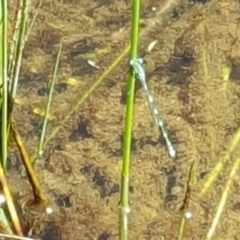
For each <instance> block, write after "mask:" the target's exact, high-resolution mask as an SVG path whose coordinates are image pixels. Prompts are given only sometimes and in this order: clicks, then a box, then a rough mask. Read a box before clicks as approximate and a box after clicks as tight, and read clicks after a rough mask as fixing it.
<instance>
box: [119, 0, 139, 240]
mask: <svg viewBox="0 0 240 240" xmlns="http://www.w3.org/2000/svg"><path fill="white" fill-rule="evenodd" d="M140 2H141V1H140V0H134V1H132V25H131V43H130V61H131V60H135V59H136V58H137V57H138V41H139V19H140ZM134 71H135V70H134V68H133V67H131V66H130V70H129V78H128V87H127V106H126V116H125V131H124V145H123V159H122V176H121V177H122V181H121V193H120V194H121V195H120V228H119V229H120V231H119V238H120V239H121V240H127V239H128V227H129V226H128V222H129V220H128V215H129V212H130V206H129V182H130V162H131V139H132V121H133V108H134V94H135V80H136V74H135V72H134Z"/></svg>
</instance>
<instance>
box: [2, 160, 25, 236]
mask: <svg viewBox="0 0 240 240" xmlns="http://www.w3.org/2000/svg"><path fill="white" fill-rule="evenodd" d="M0 183H1V185H2V189H3V193H4V195H5V198H6V203H7V207H8V210H9V213H10V217H11V220H12V222H13V226H14V228H15V232H16V233H17V234H18V235H19V236H23V232H22V229H21V224H20V221H19V218H18V214H17V211H16V208H15V206H14V203H13V199H12V195H11V192H10V190H9V188H8V184H7V180H6V177H5V174H4V171H3V168H2V166H1V164H0Z"/></svg>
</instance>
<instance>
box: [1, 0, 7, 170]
mask: <svg viewBox="0 0 240 240" xmlns="http://www.w3.org/2000/svg"><path fill="white" fill-rule="evenodd" d="M1 16H2V25H1V78H2V79H1V83H2V89H1V114H2V117H1V145H2V146H1V148H2V151H1V158H2V159H1V163H2V167H3V169H4V171H5V170H6V165H7V142H8V134H7V133H8V131H7V129H8V128H7V126H8V79H7V64H8V60H7V51H8V50H7V18H8V13H7V0H1Z"/></svg>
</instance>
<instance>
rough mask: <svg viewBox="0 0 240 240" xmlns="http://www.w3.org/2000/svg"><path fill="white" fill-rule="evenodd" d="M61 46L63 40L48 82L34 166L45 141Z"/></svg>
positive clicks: (41, 152)
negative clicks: (48, 86) (48, 88)
mask: <svg viewBox="0 0 240 240" xmlns="http://www.w3.org/2000/svg"><path fill="white" fill-rule="evenodd" d="M62 45H63V39H62V40H61V43H60V46H59V48H58V54H57V58H56V62H55V65H54V70H53V76H52V79H51V81H50V90H49V94H48V100H47V105H46V108H45V114H44V119H43V126H42V131H41V136H40V140H39V144H38V150H37V157H36V158H34V159H33V161H32V162H33V165H35V163H36V161H37V160H38V159H40V158H41V156H42V154H43V145H44V139H45V136H46V131H47V123H48V117H49V113H50V108H51V104H52V99H53V90H54V86H55V83H56V79H57V71H58V67H59V61H60V56H61V53H62Z"/></svg>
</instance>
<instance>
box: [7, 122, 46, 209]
mask: <svg viewBox="0 0 240 240" xmlns="http://www.w3.org/2000/svg"><path fill="white" fill-rule="evenodd" d="M11 132H12V134H13V138H14V140H15V142H16V144H17V147H18V150H19V152H20V155H21V159H22V163H23V165H24V167H25V170H26V173H27V176H28V180H29V182H30V184H31V186H32V189H33V195H34V200H33V201H29V202H28V206H30V207H36V208H37V209H38V211H40V212H44V211H45V210H46V208H47V206H48V205H49V203H50V201H49V199H48V198H47V197H46V196H45V194H44V192H43V190H42V188H41V185H40V183H39V181H38V178H37V176H36V173H35V171H34V169H33V166H32V163H31V161H30V158H29V156H28V153H27V151H26V149H25V147H24V144H23V142H22V140H21V137H20V135H19V133H18V131H17V128H16V126H15V125H14V123H12V124H11Z"/></svg>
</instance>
